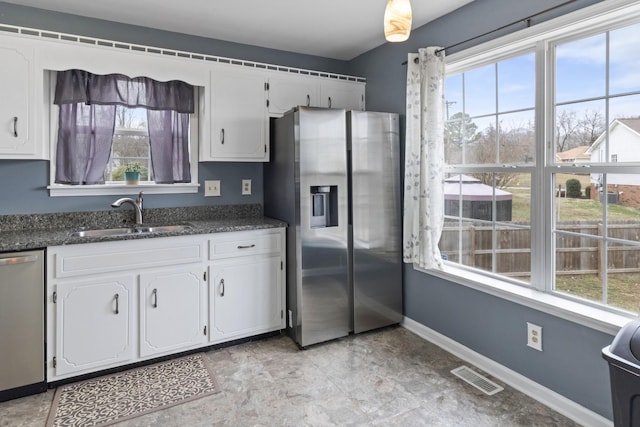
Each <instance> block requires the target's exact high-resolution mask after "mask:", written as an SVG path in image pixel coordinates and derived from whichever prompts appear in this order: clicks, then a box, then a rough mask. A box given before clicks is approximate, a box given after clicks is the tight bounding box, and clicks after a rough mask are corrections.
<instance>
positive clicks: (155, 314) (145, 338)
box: [140, 264, 206, 357]
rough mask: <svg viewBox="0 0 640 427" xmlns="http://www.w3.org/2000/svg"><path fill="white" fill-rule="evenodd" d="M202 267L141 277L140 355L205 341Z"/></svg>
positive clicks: (164, 271)
mask: <svg viewBox="0 0 640 427" xmlns="http://www.w3.org/2000/svg"><path fill="white" fill-rule="evenodd" d="M203 273H204V272H203V270H202V265H201V264H198V265H195V266H191V267H185V268H173V269H171V270H162V271H152V272H148V273H143V274H140V356H141V357H145V356H149V355H153V354H158V353H167V352H170V351H173V350H179V349H185V348H188V347H191V346H194V345H197V344H200V343H203V342H206V335H205V334H206V331H205V325H206V323H205V322H206V316H205V314H204V313H205V307H203V303H205V298H204V291H205V289H204V279H203Z"/></svg>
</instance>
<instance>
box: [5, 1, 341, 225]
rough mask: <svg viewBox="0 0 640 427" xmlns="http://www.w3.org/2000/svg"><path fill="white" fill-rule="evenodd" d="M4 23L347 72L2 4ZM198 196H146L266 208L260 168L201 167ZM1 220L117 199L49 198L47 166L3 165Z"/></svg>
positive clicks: (326, 63)
mask: <svg viewBox="0 0 640 427" xmlns="http://www.w3.org/2000/svg"><path fill="white" fill-rule="evenodd" d="M0 23H3V24H10V25H17V26H23V27H31V28H37V29H44V30H50V31H59V32H64V33H70V34H80V35H85V36H89V37H98V38H104V39H109V40H116V41H123V42H129V43H137V44H143V45H150V46H159V47H165V48H169V49H176V50H185V51H190V52H198V53H204V54H209V55H217V56H224V57H230V58H240V59H245V60H250V61H257V62H267V63H272V64H278V65H285V66H290V67H298V68H307V69H313V70H322V71H328V72H333V73H342V74H344V73H346V72H347V71H348V64H347V63H346V62H344V61H338V60H334V59H327V58H321V57H318V56H312V55H300V54H295V53H290V52H284V51H279V50H274V49H264V48H259V47H255V46H248V45H242V44H238V43H230V42H225V41H220V40H212V39H207V38H203V37H195V36H189V35H186V34H177V33H172V32H168V31H161V30H156V29H151V28H145V27H139V26H133V25H125V24H118V23H114V22H109V21H103V20H99V19H90V18H85V17H81V16H76V15H69V14H64V13H56V12H48V11H45V10H41V9H35V8H29V7H25V6H18V5H14V4H10V3H4V2H0ZM198 173H199V176H198V179H199V181H200V184H201V187H200V191H199V192H198V193H197V194H182V195H173V194H171V195H148V196H147V197H145V206H146V207H176V206H199V205H214V204H242V203H262V164H261V163H226V162H205V163H200V164H199V169H198ZM205 179H220V180H221V192H222V196H221V197H207V198H205V197H204V190H203V189H204V182H203V181H204V180H205ZM242 179H251V180H252V193H253V194H251V195H250V196H242V195H241V188H240V187H241V180H242ZM0 182H1V183H2V185H0V215H8V214H27V213H48V212H73V211H94V210H109V209H111V207H110V204H111V202H112V201H113V200H115V198H116V196H96V197H85V196H83V197H49V192H48V191H47V190H46V186H47V185H48V183H49V163H48V162H47V161H12V160H0Z"/></svg>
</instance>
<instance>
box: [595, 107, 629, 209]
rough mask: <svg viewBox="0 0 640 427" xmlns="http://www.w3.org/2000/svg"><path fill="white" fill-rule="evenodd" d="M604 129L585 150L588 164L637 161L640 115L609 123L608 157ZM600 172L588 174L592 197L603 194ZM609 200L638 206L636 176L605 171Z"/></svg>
mask: <svg viewBox="0 0 640 427" xmlns="http://www.w3.org/2000/svg"><path fill="white" fill-rule="evenodd" d="M606 137H607V135H606V132H603V133H602V134H601V135H600V136H599V137H598V139H596V140H595V141H594V142H593V144H591V147H589V149H588V150H587V151H586V152H585V154H587V155H589V157H590V162H591V163H603V162H640V118H639V119H616V120H614V121H613V122H611V125H609V158H607V157H606V155H607V154H606V151H605V148H606V144H605V143H604V142H605V141H606ZM603 185H604V182H603V176H602V174H591V198H592V199H596V200H597V199H598V198H599V197H602V194H603V193H604V191H603V188H602V186H603ZM607 194H608V195H609V202H616V201H617V203H620V204H622V205H626V206H633V207H638V208H640V182H638V175H630V174H608V175H607Z"/></svg>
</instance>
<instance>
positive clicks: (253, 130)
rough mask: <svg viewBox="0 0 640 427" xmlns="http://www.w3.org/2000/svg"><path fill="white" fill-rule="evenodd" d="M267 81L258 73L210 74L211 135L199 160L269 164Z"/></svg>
mask: <svg viewBox="0 0 640 427" xmlns="http://www.w3.org/2000/svg"><path fill="white" fill-rule="evenodd" d="M265 84H266V79H265V77H264V75H262V74H261V73H259V72H251V71H247V70H243V69H241V68H237V69H227V68H220V69H216V70H214V71H212V72H211V89H210V96H209V101H210V105H211V109H210V120H211V135H210V141H202V144H205V146H204V147H203V148H204V149H203V150H202V152H201V156H200V160H205V161H206V160H213V161H245V162H251V161H254V162H266V161H269V147H268V145H269V144H268V119H267V102H266V88H265Z"/></svg>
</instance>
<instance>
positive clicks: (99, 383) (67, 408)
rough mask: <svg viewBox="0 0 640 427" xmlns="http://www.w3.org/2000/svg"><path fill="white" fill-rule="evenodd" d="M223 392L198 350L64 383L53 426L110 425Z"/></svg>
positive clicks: (51, 421) (50, 425)
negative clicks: (190, 353) (84, 379)
mask: <svg viewBox="0 0 640 427" xmlns="http://www.w3.org/2000/svg"><path fill="white" fill-rule="evenodd" d="M219 391H220V387H219V386H218V383H217V382H216V379H215V377H214V376H213V373H212V372H210V371H209V368H208V367H207V364H206V363H205V361H204V355H203V354H202V353H200V354H194V355H190V356H186V357H182V358H179V359H173V360H168V361H166V362H162V363H158V364H155V365H149V366H144V367H141V368H136V369H132V370H129V371H125V372H119V373H117V374H113V375H107V376H104V377H100V378H93V379H90V380H87V381H82V382H78V383H74V384H67V385H63V386H60V387H58V389H57V390H56V393H55V396H54V398H53V404H52V405H51V410H50V412H49V418H48V419H47V427H53V426H65V427H67V426H104V425H109V424H113V423H115V422H120V421H124V420H126V419H129V418H134V417H139V416H141V415H144V414H148V413H150V412H153V411H157V410H159V409H164V408H167V407H169V406H173V405H177V404H180V403H184V402H187V401H189V400H194V399H198V398H201V397H204V396H208V395H210V394H214V393H218V392H219Z"/></svg>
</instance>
